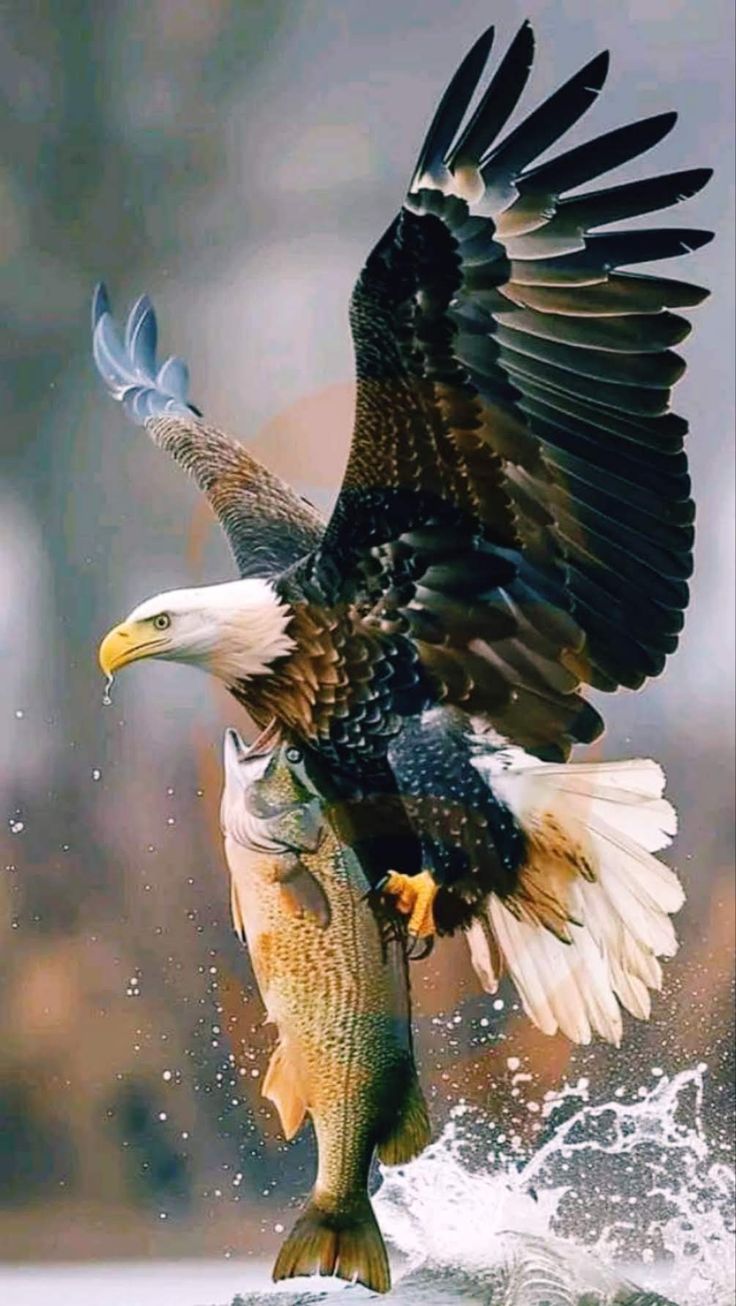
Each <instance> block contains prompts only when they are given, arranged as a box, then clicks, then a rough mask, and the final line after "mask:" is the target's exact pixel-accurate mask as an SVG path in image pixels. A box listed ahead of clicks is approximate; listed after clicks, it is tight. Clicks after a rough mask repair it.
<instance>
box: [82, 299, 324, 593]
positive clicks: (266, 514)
mask: <svg viewBox="0 0 736 1306" xmlns="http://www.w3.org/2000/svg"><path fill="white" fill-rule="evenodd" d="M92 329H93V352H94V358H95V362H96V364H97V369H98V371H99V372H100V375H101V376H102V378H103V380H104V381H105V383H106V385H107V388H108V390H109V392H110V394H111V395H112V396H113V398H115V399H118V400H119V401H120V402H121V403H122V404H123V406H124V408H125V410H126V412H127V413H128V415H129V416H130V417H131V418H132V419H133V421H134V422H136V423H137V424H138V425H140V426H143V427H145V429H146V430H147V431H148V434H149V435H150V437H151V439H152V440H153V442H154V444H157V445H158V446H159V447H160V448H161V449H164V450H166V452H167V453H169V454H171V456H172V457H173V458H174V459H175V460H176V462H178V463H179V464H180V466H181V467H183V468H184V470H185V471H186V472H188V473H189V474H190V475H191V476H192V477H193V479H194V481H195V482H196V484H197V485H198V486H199V489H200V490H202V491H203V493H204V494H205V495H206V497H207V499H208V500H209V502H210V504H211V506H212V508H213V511H214V512H215V514H216V516H217V518H218V520H219V522H220V524H221V526H222V528H223V530H224V531H225V534H226V535H227V538H228V541H229V543H230V547H231V549H232V551H233V554H234V555H235V560H236V562H237V564H238V569H239V571H240V575H241V576H275V575H278V574H279V573H280V572H282V571H283V570H284V568H286V567H289V566H291V565H292V564H293V563H294V562H296V561H297V559H299V558H302V557H303V556H304V554H305V553H308V552H309V551H310V550H312V549H315V548H316V547H317V546H318V544H319V541H320V539H321V536H322V533H323V530H324V522H323V521H322V518H321V517H320V515H319V513H318V512H317V510H316V509H314V508H312V507H311V505H310V504H308V503H307V502H306V501H305V500H304V499H301V498H300V497H299V496H298V495H297V494H295V493H294V491H293V490H292V489H290V487H289V486H288V485H286V484H285V483H284V482H283V481H282V480H280V479H279V477H278V476H274V475H273V474H272V473H271V472H269V471H268V470H267V468H265V467H263V466H262V465H261V463H259V462H258V461H257V460H256V459H255V458H253V457H251V455H250V454H249V453H248V452H247V450H246V449H245V448H244V447H243V445H241V444H239V443H238V441H237V440H234V439H232V438H231V437H230V436H229V435H225V434H224V433H223V432H222V431H218V430H217V429H216V428H215V427H213V426H209V425H207V424H206V423H205V422H204V421H203V420H202V417H201V414H200V412H199V410H198V409H197V408H195V407H194V405H193V404H191V403H190V401H189V397H188V396H189V373H188V369H187V366H186V363H184V362H183V361H182V360H181V359H180V358H167V359H166V361H165V362H164V363H163V364H162V366H161V367H158V366H157V363H156V343H157V330H156V316H155V313H154V311H153V306H152V304H151V302H150V300H149V299H148V298H147V296H145V295H144V296H142V298H140V299H139V300H138V301H137V302H136V303H135V304H134V306H133V308H132V310H131V312H130V314H129V316H128V321H127V324H126V327H125V331H124V333H123V335H122V336H121V334H120V332H119V330H118V328H117V326H116V323H115V321H114V318H113V317H112V314H111V312H110V304H109V300H108V296H107V292H106V290H105V287H104V286H102V285H100V286H98V287H97V289H96V290H95V294H94V299H93V304H92Z"/></svg>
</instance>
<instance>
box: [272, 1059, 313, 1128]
mask: <svg viewBox="0 0 736 1306" xmlns="http://www.w3.org/2000/svg"><path fill="white" fill-rule="evenodd" d="M262 1092H263V1096H264V1097H267V1098H268V1100H269V1102H273V1104H274V1106H275V1107H276V1110H277V1111H278V1113H279V1115H280V1117H281V1126H282V1128H283V1131H284V1137H285V1138H286V1139H287V1140H288V1139H290V1138H293V1137H294V1135H295V1134H297V1133H298V1132H299V1129H300V1128H301V1125H302V1121H303V1120H304V1117H305V1115H306V1112H307V1104H306V1102H305V1101H304V1098H303V1097H302V1094H301V1092H300V1090H299V1085H298V1083H297V1075H296V1069H295V1067H294V1066H293V1065H292V1063H291V1062H290V1060H289V1056H288V1053H287V1051H286V1049H285V1047H284V1045H283V1043H279V1045H278V1047H277V1048H276V1050H275V1051H274V1054H273V1056H272V1057H271V1060H270V1062H269V1066H268V1070H267V1071H266V1077H265V1079H264V1081H263V1089H262Z"/></svg>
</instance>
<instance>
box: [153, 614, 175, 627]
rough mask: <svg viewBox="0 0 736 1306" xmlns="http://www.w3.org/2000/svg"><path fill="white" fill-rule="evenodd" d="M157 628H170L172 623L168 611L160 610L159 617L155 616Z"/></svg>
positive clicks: (154, 621)
mask: <svg viewBox="0 0 736 1306" xmlns="http://www.w3.org/2000/svg"><path fill="white" fill-rule="evenodd" d="M153 625H154V629H155V630H168V629H169V626H170V625H171V617H170V616H169V614H168V612H159V614H158V616H157V617H154V618H153Z"/></svg>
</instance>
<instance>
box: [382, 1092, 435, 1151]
mask: <svg viewBox="0 0 736 1306" xmlns="http://www.w3.org/2000/svg"><path fill="white" fill-rule="evenodd" d="M431 1137H432V1129H431V1126H430V1123H429V1112H428V1111H427V1103H426V1102H425V1100H424V1094H423V1093H422V1089H421V1086H420V1084H419V1079H418V1078H417V1075H416V1072H415V1071H412V1074H411V1077H410V1079H409V1082H408V1084H407V1086H406V1092H405V1095H404V1099H403V1101H402V1103H401V1106H400V1108H399V1109H398V1111H397V1112H396V1114H395V1116H394V1118H393V1120H392V1123H391V1126H390V1129H389V1131H388V1132H387V1134H386V1136H385V1137H384V1138H382V1139H381V1141H380V1143H379V1144H378V1147H377V1149H376V1151H377V1152H378V1159H379V1161H382V1162H383V1164H384V1165H404V1164H405V1163H406V1162H407V1161H411V1160H412V1158H413V1157H415V1156H419V1153H420V1152H423V1151H424V1149H425V1147H426V1146H427V1144H428V1143H429V1142H430V1140H431Z"/></svg>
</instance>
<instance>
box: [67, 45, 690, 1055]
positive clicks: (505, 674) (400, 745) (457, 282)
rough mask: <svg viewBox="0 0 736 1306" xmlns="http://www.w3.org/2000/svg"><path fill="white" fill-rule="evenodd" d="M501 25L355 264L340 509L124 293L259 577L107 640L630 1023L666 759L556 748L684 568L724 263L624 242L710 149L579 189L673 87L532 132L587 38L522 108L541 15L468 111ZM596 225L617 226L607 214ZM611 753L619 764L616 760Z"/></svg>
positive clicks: (103, 655) (654, 871)
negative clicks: (694, 449) (611, 126)
mask: <svg viewBox="0 0 736 1306" xmlns="http://www.w3.org/2000/svg"><path fill="white" fill-rule="evenodd" d="M492 42H493V31H492V29H491V30H489V31H488V32H486V33H484V35H483V36H481V37H480V39H479V40H478V41H477V42H476V44H475V46H474V47H473V49H472V50H471V51H470V53H469V54H468V56H467V57H466V59H465V60H464V61H463V63H462V64H461V66H460V68H459V70H458V72H457V73H456V74H455V77H454V78H453V79H452V82H451V83H450V86H449V87H448V89H447V91H446V93H445V95H444V97H443V99H442V101H441V103H440V106H439V109H438V110H437V113H436V115H435V118H434V120H433V122H432V125H431V127H430V130H429V133H428V135H427V139H426V141H425V143H424V146H423V148H422V151H421V153H420V157H419V161H418V164H417V167H416V169H415V172H414V175H413V179H412V182H411V184H410V187H409V192H408V195H407V197H406V199H405V200H404V203H403V204H402V206H401V209H400V211H399V213H398V214H397V216H396V218H395V219H394V221H393V222H392V223H391V225H390V226H389V228H388V230H387V231H386V232H385V234H384V235H383V236H382V238H381V239H380V240H379V242H378V244H377V245H376V246H375V248H374V250H373V251H372V253H371V254H370V256H369V258H368V260H367V262H366V264H365V267H364V268H363V270H362V272H361V273H360V275H359V277H358V280H357V282H356V285H355V288H354V290H353V295H352V299H351V305H350V321H351V328H352V334H353V341H354V346H355V358H356V372H357V401H356V414H355V426H354V432H353V441H352V447H351V452H350V457H349V461H348V466H347V469H346V473H345V478H344V481H343V484H342V488H341V490H340V493H339V496H338V499H337V502H336V504H335V508H334V510H333V512H332V515H331V517H330V519H329V521H328V522H327V523H325V522H324V521H323V520H322V518H321V516H320V515H319V514H318V513H317V512H316V510H314V509H313V508H311V507H310V506H309V505H308V504H307V503H305V501H304V500H303V499H301V498H300V497H299V496H298V495H296V494H295V493H294V492H293V491H292V490H291V489H290V488H289V487H288V486H287V485H285V484H284V483H283V482H282V481H281V480H279V479H278V478H277V477H275V476H273V475H272V474H271V473H270V472H268V471H267V470H266V469H265V468H264V467H263V466H261V464H260V463H258V462H257V461H256V460H255V459H254V458H252V457H251V455H250V454H249V453H248V452H247V451H246V449H244V448H243V446H242V445H240V444H238V443H237V441H235V440H233V439H231V438H230V437H229V436H227V435H225V434H223V433H222V432H220V431H218V430H217V429H216V428H214V427H211V426H210V425H208V423H207V422H206V421H205V420H204V419H203V418H202V416H201V415H200V413H199V412H198V410H197V409H196V408H194V406H193V405H192V404H191V403H190V401H189V398H188V376H187V369H186V367H185V365H184V364H183V363H182V362H181V360H178V359H175V358H170V359H168V360H167V361H166V362H165V363H164V364H163V365H162V366H161V367H159V366H158V364H157V359H156V322H155V317H154V314H153V309H152V307H151V305H150V303H149V301H148V300H147V299H146V298H143V299H141V300H139V301H138V303H137V304H136V306H135V307H134V309H133V311H132V313H131V315H130V318H129V320H128V323H127V327H126V330H125V332H124V334H123V335H122V336H121V335H120V333H119V332H118V329H117V327H116V324H115V322H114V319H113V317H112V315H111V312H110V306H109V303H108V299H107V295H106V292H105V291H104V288H99V289H98V291H97V292H96V295H95V301H94V307H93V323H94V355H95V360H96V363H97V366H98V368H99V371H100V372H101V374H102V376H103V378H104V379H105V381H106V383H107V385H108V388H109V390H110V392H111V393H112V394H113V396H114V397H115V398H117V399H119V400H121V401H122V403H123V404H124V406H125V408H126V409H127V411H128V413H129V414H130V415H131V416H132V417H133V419H134V420H135V421H137V422H139V423H140V424H142V425H144V426H145V428H146V429H147V431H148V432H149V434H150V436H151V437H152V439H153V440H154V441H155V443H156V444H158V445H159V446H161V447H162V448H164V449H166V450H167V451H168V452H169V453H171V454H172V455H173V457H174V458H175V459H176V460H177V461H178V462H179V463H180V464H181V465H182V466H183V467H185V469H186V470H188V471H189V472H190V473H191V474H192V475H193V476H194V478H195V480H196V481H197V484H198V485H199V486H200V488H201V489H202V490H203V491H204V493H205V494H206V495H207V497H208V499H209V501H210V503H211V505H212V507H213V509H214V511H215V512H216V514H217V516H218V518H219V520H220V522H221V524H222V526H223V528H224V530H225V532H226V534H227V536H228V539H229V541H230V544H231V547H232V550H233V553H234V555H235V559H236V562H237V565H238V568H239V572H240V577H241V579H240V580H236V581H229V582H226V583H225V584H223V585H214V586H208V587H205V588H202V589H197V590H179V591H175V592H173V593H169V594H162V595H157V596H155V597H154V598H152V599H149V600H147V601H146V602H145V603H143V604H141V605H140V606H139V607H138V608H136V609H135V611H134V612H133V613H131V615H130V616H129V618H128V619H127V621H126V622H124V623H123V624H122V625H121V626H118V627H116V628H115V629H114V630H113V631H111V632H110V634H109V635H108V636H107V637H106V638H105V640H104V641H103V644H102V646H101V649H100V661H101V665H102V667H103V670H104V671H105V672H106V673H107V674H108V675H110V674H112V673H113V672H114V671H116V670H117V669H118V668H119V667H121V666H123V665H125V664H126V663H128V662H132V661H134V660H137V659H139V658H144V657H149V656H153V657H159V658H167V659H173V660H181V661H186V662H190V663H192V664H194V665H199V666H201V667H203V668H204V669H205V670H207V671H209V672H211V673H212V674H214V675H216V676H218V677H219V678H220V679H221V680H223V681H224V682H225V684H226V685H227V686H228V687H229V689H230V690H231V692H232V693H233V694H234V696H235V697H236V698H237V699H238V701H239V702H240V703H242V705H243V706H244V707H245V708H246V709H247V710H248V712H249V713H250V715H251V716H252V717H253V719H254V720H255V721H256V723H257V724H258V725H259V726H261V727H262V728H266V727H268V726H269V725H270V723H271V722H272V721H274V720H275V721H276V722H277V724H278V727H279V729H280V730H281V732H282V733H285V734H286V735H287V736H289V737H291V738H296V739H299V740H301V741H302V743H303V744H304V745H306V749H307V757H309V756H310V754H311V755H313V756H314V757H317V756H319V758H320V760H321V763H322V765H323V767H324V764H325V763H326V765H327V770H328V775H329V785H330V786H331V787H333V788H334V797H335V799H336V802H335V810H336V811H339V812H341V813H342V816H341V818H340V819H341V820H342V822H343V826H342V828H341V833H342V834H343V836H344V837H345V838H346V839H349V840H350V842H351V845H352V846H355V847H356V848H357V849H358V850H359V852H360V855H361V857H362V859H363V863H364V866H365V868H366V873H367V875H368V876H369V879H370V880H371V882H372V883H373V884H375V885H378V884H383V885H386V886H387V887H388V889H389V891H390V892H392V893H394V894H395V895H396V898H397V902H398V904H399V906H400V908H401V909H402V910H406V911H407V912H408V913H409V915H410V918H411V919H410V928H411V929H412V931H413V932H415V933H418V934H425V933H431V932H432V930H433V929H435V928H438V929H439V930H440V931H444V930H450V929H452V928H455V927H458V926H462V927H464V928H466V929H467V930H468V940H469V943H470V945H471V952H472V956H473V961H474V964H475V966H476V970H477V971H478V974H479V976H480V977H481V980H482V982H483V983H484V984H485V985H486V987H488V988H493V987H494V986H495V985H496V984H497V982H498V978H499V975H500V973H501V971H502V970H503V969H504V968H506V969H508V970H509V971H510V972H511V974H512V976H513V978H514V980H515V982H516V983H517V986H518V987H519V989H520V992H521V994H522V997H523V1000H524V1003H525V1006H526V1008H527V1010H528V1011H529V1013H530V1015H531V1016H532V1018H533V1019H534V1020H535V1021H536V1022H537V1023H538V1024H539V1025H540V1027H541V1028H543V1029H546V1030H548V1031H549V1032H554V1030H555V1029H557V1028H562V1029H563V1030H565V1032H566V1033H568V1034H569V1036H570V1037H571V1038H575V1039H577V1040H579V1041H585V1040H587V1039H588V1038H590V1036H591V1032H592V1031H593V1030H596V1031H598V1032H599V1033H601V1034H602V1035H603V1036H604V1037H607V1038H610V1039H612V1040H614V1041H617V1040H618V1038H619V1037H620V1032H621V1020H620V1011H619V1006H618V1002H617V1001H616V998H618V999H619V1000H620V1001H621V1002H622V1003H623V1004H624V1005H625V1006H626V1007H627V1008H628V1009H629V1010H630V1011H632V1012H633V1013H634V1014H635V1015H638V1016H645V1015H647V1014H648V1009H649V1008H648V1003H649V997H648V994H649V989H650V988H652V987H657V986H658V984H659V982H660V969H659V963H658V961H657V957H658V956H661V955H671V953H672V952H673V951H674V947H675V942H674V934H673V931H672V927H671V924H670V922H669V914H670V913H671V912H673V911H675V910H676V909H677V907H678V906H679V905H680V903H681V901H682V895H681V890H680V889H679V886H678V885H677V881H676V879H675V877H674V875H673V874H672V872H670V871H669V870H668V869H667V868H666V867H664V866H663V865H662V864H661V863H659V862H658V861H657V860H656V859H655V858H654V857H653V855H652V853H653V852H655V851H657V850H658V849H660V848H662V847H663V846H664V845H665V844H666V843H667V842H668V841H669V838H670V837H671V835H672V834H673V833H674V814H673V812H672V809H671V807H670V806H669V804H668V803H666V802H665V800H664V799H663V798H662V796H661V794H662V787H663V776H662V773H661V771H660V769H659V768H658V767H656V765H655V764H654V763H652V762H645V761H637V762H630V763H621V764H612V765H611V764H608V765H602V766H601V767H598V768H596V767H593V766H591V765H590V764H587V765H585V764H583V765H582V766H581V765H571V764H567V765H564V763H565V759H566V758H567V757H568V755H569V752H570V749H571V747H572V746H573V745H574V744H576V743H590V742H591V741H593V740H594V739H596V738H597V737H598V736H599V734H600V733H601V731H602V728H603V723H602V720H601V717H600V715H599V713H598V712H597V711H596V709H595V708H594V707H593V706H592V705H591V704H590V703H589V702H588V701H587V699H586V698H585V695H584V690H585V687H586V686H594V687H595V688H597V689H601V690H606V691H611V690H615V689H617V688H618V687H619V686H627V687H630V688H639V687H640V686H641V685H642V684H643V683H644V681H645V680H646V679H647V678H648V677H650V676H655V675H657V674H659V673H660V672H661V671H662V669H663V667H664V664H665V660H666V657H667V655H668V654H669V653H671V652H673V651H674V649H675V648H676V646H677V642H678V637H679V634H680V631H681V629H682V624H683V612H684V610H685V607H686V605H687V599H688V587H687V581H688V577H689V575H690V571H691V566H692V545H693V505H692V501H691V499H690V482H689V478H688V474H687V463H686V458H685V454H684V452H683V449H682V443H683V436H684V434H685V431H686V424H685V422H684V421H683V420H682V419H681V418H679V417H677V416H675V415H674V414H672V413H671V412H670V409H669V399H670V390H671V387H672V385H673V384H674V383H675V382H676V381H677V380H678V379H679V377H680V376H681V375H682V372H683V370H684V363H683V360H682V359H681V358H680V356H679V355H678V354H677V353H675V352H674V349H673V346H675V345H677V344H678V343H680V342H681V341H682V340H683V339H684V338H685V336H686V335H687V334H688V331H689V329H690V327H689V323H688V322H687V320H686V319H685V318H684V317H682V316H681V315H680V314H679V313H676V312H673V311H672V310H674V309H681V308H689V307H692V306H694V305H696V304H698V303H699V302H700V301H701V300H702V299H703V298H704V297H705V293H706V292H705V291H703V290H700V289H699V288H697V287H694V286H691V285H688V284H686V283H684V282H681V281H674V280H668V279H665V278H663V277H659V276H653V275H641V274H637V273H634V272H631V271H629V270H626V271H621V270H620V269H621V268H626V269H629V268H630V267H631V266H632V265H635V264H637V263H639V262H651V261H652V260H657V259H660V258H669V257H673V256H676V255H679V254H683V253H686V252H688V251H690V250H693V249H696V248H697V247H699V246H700V245H702V244H704V243H705V242H706V241H707V240H709V239H710V233H708V232H702V231H698V230H693V229H690V228H673V227H668V228H654V229H642V228H641V227H637V228H635V229H631V230H626V229H622V230H619V229H613V230H612V229H611V227H610V224H612V223H617V222H620V221H622V220H625V219H627V218H631V217H638V216H639V215H641V214H646V213H649V212H652V211H656V210H659V209H663V208H667V207H669V206H671V205H674V204H677V203H679V202H680V201H682V200H685V199H687V198H689V197H690V196H692V195H694V194H695V193H696V192H697V191H698V190H699V189H700V188H701V187H702V186H703V185H704V184H705V182H706V181H707V179H708V177H709V175H710V174H709V171H708V170H706V169H695V170H689V171H682V172H676V173H672V174H669V175H665V176H657V177H654V178H652V179H647V180H642V181H634V182H629V183H623V184H618V185H614V186H611V187H608V188H605V189H598V190H596V189H587V187H588V186H589V183H591V182H593V181H594V180H595V179H596V178H598V177H600V176H602V175H603V174H605V173H606V172H608V171H610V170H612V169H614V168H618V167H620V166H621V165H622V164H624V163H626V162H628V161H629V160H630V159H633V158H636V157H637V156H638V155H639V154H641V153H642V152H644V151H645V150H648V149H650V148H651V147H652V146H654V145H655V144H656V143H657V142H658V141H659V140H661V139H662V138H663V137H664V136H665V135H666V133H667V132H668V131H669V130H670V129H671V127H672V126H673V124H674V121H675V118H674V115H673V114H661V115H659V116H658V117H654V118H650V119H647V120H645V121H641V122H635V123H633V124H630V125H626V126H623V127H620V128H618V129H617V130H614V131H609V132H607V133H606V134H605V135H603V136H600V137H598V138H597V139H594V140H592V141H589V142H587V143H585V144H583V145H579V146H577V147H575V148H573V149H571V150H568V151H567V152H564V153H561V154H558V155H557V157H556V158H552V159H549V160H545V161H544V162H542V163H537V162H536V161H537V160H538V159H539V158H540V156H543V155H546V153H547V151H548V150H549V148H550V147H551V146H553V145H555V144H556V142H557V141H558V140H559V138H560V137H561V136H562V135H563V134H564V133H565V132H566V131H567V130H568V129H569V128H570V127H572V126H573V124H574V123H576V122H577V121H578V119H580V118H581V117H582V115H583V114H584V113H585V112H586V111H587V110H588V109H589V108H590V106H591V105H592V104H593V102H594V101H595V99H596V98H597V95H598V93H599V91H600V89H601V87H602V85H603V82H604V79H605V76H606V72H607V68H608V56H607V55H605V54H604V55H600V56H598V57H597V58H595V59H593V60H592V61H591V62H590V63H589V64H587V65H586V66H585V67H584V68H583V69H582V70H581V71H580V72H579V73H577V74H576V75H575V76H573V77H572V78H571V79H570V80H569V81H568V82H566V83H565V85H564V86H562V87H561V88H560V89H559V90H558V91H557V92H555V94H553V95H552V96H550V97H549V99H548V100H547V101H546V102H545V103H544V104H542V105H540V106H539V107H538V108H537V109H535V110H534V111H533V112H532V113H531V114H529V116H527V117H526V118H524V119H523V120H522V121H521V122H520V123H519V125H518V126H516V127H514V128H513V129H512V130H511V131H509V132H508V133H507V134H505V135H504V129H505V128H506V125H507V122H508V120H509V119H510V117H511V115H512V114H513V113H514V110H515V109H516V106H517V102H518V101H519V99H520V97H521V95H522V92H523V90H524V87H525V84H526V81H527V78H528V75H529V72H530V68H531V64H532V55H533V37H532V32H531V28H530V27H529V24H528V23H525V24H524V25H523V26H522V28H521V30H520V31H519V33H518V35H517V36H516V38H515V40H514V41H513V42H512V44H511V46H510V48H509V50H508V52H507V53H506V55H505V56H504V58H503V59H502V61H501V63H500V65H499V66H498V68H497V70H496V71H495V73H494V75H493V76H492V78H491V80H490V82H489V83H488V85H487V87H486V88H485V90H484V91H482V93H481V94H480V96H479V98H477V102H476V107H475V108H474V109H472V108H471V104H472V102H473V100H474V97H475V94H476V90H477V89H478V88H479V86H480V82H481V79H482V77H483V73H484V69H485V66H486V62H487V60H488V56H489V53H490V50H491V46H492ZM601 229H602V230H601ZM619 768H623V770H620V769H619Z"/></svg>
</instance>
